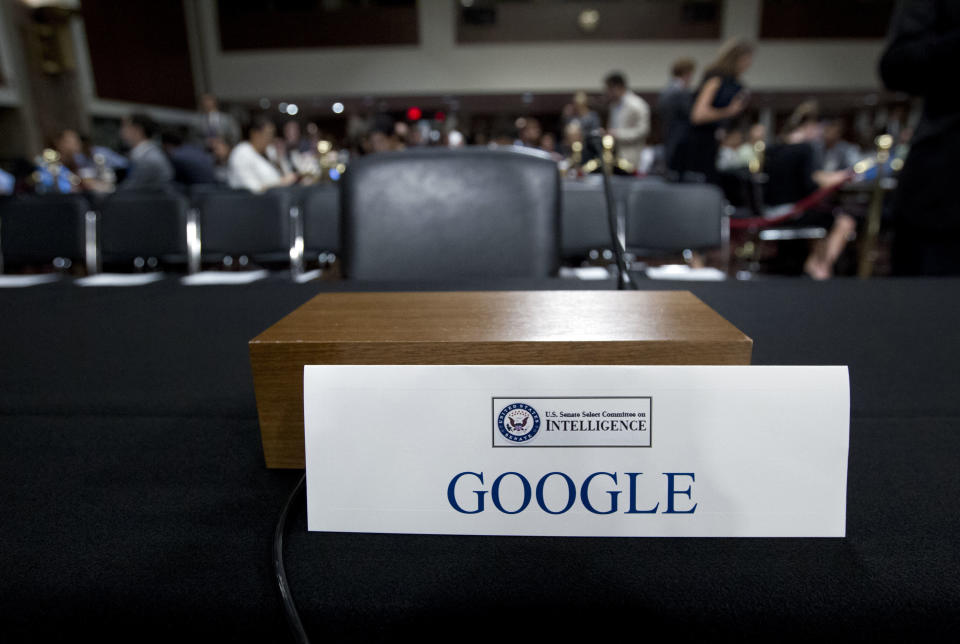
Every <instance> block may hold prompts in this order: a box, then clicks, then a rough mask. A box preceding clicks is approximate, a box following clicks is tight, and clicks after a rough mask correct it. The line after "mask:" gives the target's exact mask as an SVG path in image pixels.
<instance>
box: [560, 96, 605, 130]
mask: <svg viewBox="0 0 960 644" xmlns="http://www.w3.org/2000/svg"><path fill="white" fill-rule="evenodd" d="M562 116H563V126H564V127H566V126H568V125H570V124H571V123H576V124H577V125H578V126H579V128H580V132H585V133H587V134H590V133H592V132H595V131H596V130H599V129H600V128H601V127H603V126H602V125H601V123H600V116H599V115H598V114H597V113H596V112H594V111H593V110H591V109H590V99H589V98H588V97H587V93H586V92H577V93H576V94H574V95H573V102H572V103H569V104H567V105H565V106H564V107H563V113H562Z"/></svg>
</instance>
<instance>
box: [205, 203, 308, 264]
mask: <svg viewBox="0 0 960 644" xmlns="http://www.w3.org/2000/svg"><path fill="white" fill-rule="evenodd" d="M194 199H195V202H196V205H197V209H198V211H199V217H200V247H201V252H202V253H203V255H204V256H205V257H212V256H217V255H251V256H254V257H256V256H258V255H269V254H277V255H282V254H283V253H288V254H289V252H290V248H291V246H292V240H291V237H290V195H289V194H288V193H286V192H283V191H269V192H265V193H263V194H252V193H250V192H246V191H243V190H207V191H201V192H197V193H195V196H194Z"/></svg>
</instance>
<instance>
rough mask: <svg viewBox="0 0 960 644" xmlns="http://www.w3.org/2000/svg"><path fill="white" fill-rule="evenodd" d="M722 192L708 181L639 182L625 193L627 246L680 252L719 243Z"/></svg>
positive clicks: (723, 234)
mask: <svg viewBox="0 0 960 644" xmlns="http://www.w3.org/2000/svg"><path fill="white" fill-rule="evenodd" d="M724 206H725V204H724V199H723V192H722V191H721V190H720V189H719V188H717V187H716V186H713V185H710V184H685V183H653V182H649V183H648V182H642V183H639V184H638V185H637V186H636V187H635V188H634V189H633V190H631V191H630V193H629V194H628V195H627V213H626V240H627V247H628V248H638V249H645V250H664V251H680V250H685V249H691V250H693V249H698V248H715V247H719V246H722V245H723V243H724V241H725V236H726V232H725V231H724V224H725V223H726V218H725V216H724Z"/></svg>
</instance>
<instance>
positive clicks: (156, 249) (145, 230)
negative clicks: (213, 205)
mask: <svg viewBox="0 0 960 644" xmlns="http://www.w3.org/2000/svg"><path fill="white" fill-rule="evenodd" d="M188 221H192V219H190V203H189V201H187V199H186V197H184V196H183V195H182V194H179V193H176V192H173V191H160V190H157V191H133V192H118V193H116V194H114V195H111V196H110V197H109V198H108V199H106V200H105V201H104V202H103V203H102V204H101V206H100V214H99V217H98V222H97V223H98V229H99V237H98V238H99V240H100V244H99V247H100V264H101V265H102V266H105V267H114V266H117V267H121V266H123V267H126V268H129V267H131V266H132V267H133V268H136V269H143V268H150V269H153V268H157V267H158V266H160V265H163V266H178V267H183V266H186V265H187V264H188V255H189V251H188V243H187V229H188ZM194 223H195V222H194ZM191 268H192V267H191Z"/></svg>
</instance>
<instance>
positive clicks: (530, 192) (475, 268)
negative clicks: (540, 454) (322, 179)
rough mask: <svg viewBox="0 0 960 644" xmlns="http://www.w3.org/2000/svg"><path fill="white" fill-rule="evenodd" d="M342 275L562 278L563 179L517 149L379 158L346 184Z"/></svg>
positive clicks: (541, 158) (358, 166) (366, 161)
mask: <svg viewBox="0 0 960 644" xmlns="http://www.w3.org/2000/svg"><path fill="white" fill-rule="evenodd" d="M342 181H343V182H344V184H343V193H342V195H341V197H342V200H343V201H342V206H341V209H342V213H343V219H342V225H343V245H342V249H341V251H342V259H343V272H344V275H345V276H346V277H349V278H357V279H374V278H379V279H405V280H415V279H447V278H454V279H455V278H470V277H493V278H497V277H546V276H551V275H555V274H556V273H557V271H558V270H559V261H560V260H559V254H560V241H559V221H560V174H559V172H558V171H557V166H556V163H554V162H553V161H552V160H551V159H550V158H549V157H547V156H545V155H541V154H536V153H532V152H527V151H522V150H518V149H504V148H497V149H488V148H466V149H460V150H445V149H428V150H418V151H410V152H395V153H384V154H375V155H371V156H368V157H363V158H361V159H359V160H358V161H355V162H353V163H352V164H351V166H350V168H349V169H348V171H347V172H346V174H345V175H344V178H343V179H342Z"/></svg>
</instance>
